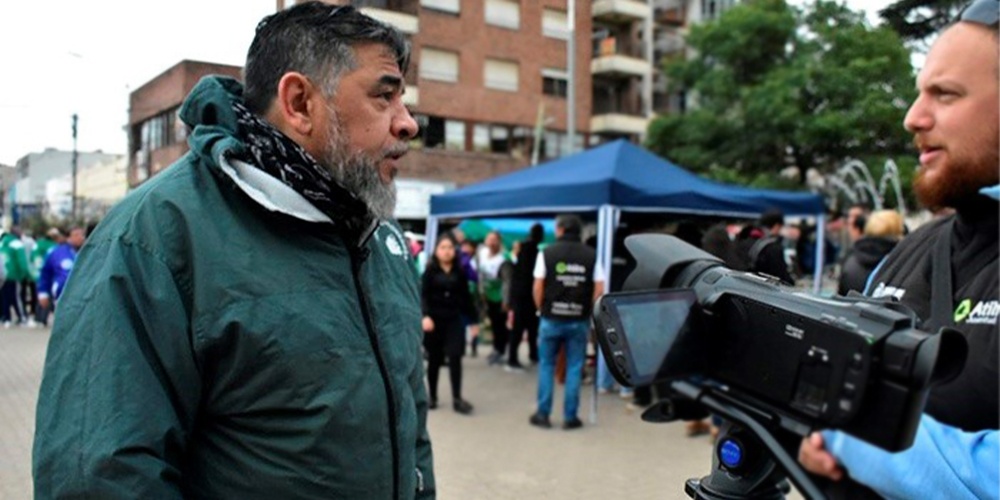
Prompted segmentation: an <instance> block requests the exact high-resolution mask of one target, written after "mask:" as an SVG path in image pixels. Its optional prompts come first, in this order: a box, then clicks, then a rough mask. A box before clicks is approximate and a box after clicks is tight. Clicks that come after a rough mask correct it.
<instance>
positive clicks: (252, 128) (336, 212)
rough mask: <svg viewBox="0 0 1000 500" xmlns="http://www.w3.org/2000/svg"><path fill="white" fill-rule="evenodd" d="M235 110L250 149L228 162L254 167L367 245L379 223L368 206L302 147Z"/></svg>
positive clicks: (239, 132)
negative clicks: (368, 237) (367, 235)
mask: <svg viewBox="0 0 1000 500" xmlns="http://www.w3.org/2000/svg"><path fill="white" fill-rule="evenodd" d="M233 110H234V111H235V112H236V123H237V135H238V137H239V138H240V139H241V140H242V142H243V143H244V144H245V145H246V148H245V149H244V150H243V151H230V152H229V153H228V154H227V158H229V159H234V160H239V161H242V162H244V163H247V164H249V165H253V166H254V167H256V168H258V169H260V170H262V171H264V172H265V173H267V174H268V175H270V176H271V177H273V178H275V179H277V180H279V181H281V182H282V183H284V184H285V185H287V186H288V187H290V188H292V189H293V190H294V191H295V192H296V193H298V194H300V195H301V196H302V197H303V198H305V199H306V200H308V201H309V203H311V204H312V205H313V206H314V207H316V209H317V210H319V211H320V212H322V213H323V214H324V215H326V216H327V217H329V218H330V220H331V221H333V224H334V225H335V226H338V227H339V228H340V229H341V230H345V231H346V232H347V233H348V235H350V236H351V237H353V238H354V239H357V240H359V241H360V242H361V243H364V240H365V239H367V238H366V235H365V233H366V232H369V231H370V230H371V228H373V227H374V226H375V224H376V222H377V221H376V220H375V218H374V217H373V216H372V215H371V213H370V211H369V210H368V207H367V205H365V203H364V202H363V201H361V200H360V199H359V198H358V197H357V196H355V195H354V194H353V193H351V192H350V191H348V190H347V189H344V187H342V186H341V185H340V184H338V183H337V181H336V180H335V179H334V178H333V175H332V174H331V173H330V170H329V169H327V168H325V167H324V166H322V165H320V164H319V163H318V162H317V161H316V160H315V159H313V157H312V155H310V154H309V153H308V152H307V151H306V150H305V149H303V148H302V146H300V145H298V144H297V143H296V142H295V141H293V140H292V139H291V138H290V137H288V136H287V135H285V134H284V133H282V132H281V131H280V130H278V129H276V128H275V127H274V126H273V125H271V124H270V123H267V122H266V121H264V120H263V119H261V118H260V117H258V116H257V115H255V114H254V113H253V112H251V111H250V110H249V109H247V108H246V106H245V105H243V103H241V102H238V101H234V102H233Z"/></svg>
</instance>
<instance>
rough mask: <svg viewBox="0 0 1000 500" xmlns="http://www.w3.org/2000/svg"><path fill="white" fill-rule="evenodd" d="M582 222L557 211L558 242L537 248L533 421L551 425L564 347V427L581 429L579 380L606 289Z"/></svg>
mask: <svg viewBox="0 0 1000 500" xmlns="http://www.w3.org/2000/svg"><path fill="white" fill-rule="evenodd" d="M582 225H583V224H582V223H581V222H580V218H579V217H576V216H575V215H560V216H559V217H556V242H555V243H553V244H552V245H549V246H548V247H546V248H545V250H543V251H541V252H539V254H538V259H537V261H536V263H535V272H534V276H535V284H534V290H533V295H534V299H535V304H536V305H537V306H538V309H539V311H540V312H541V316H542V318H541V322H540V324H539V327H538V354H539V357H540V361H541V363H540V364H539V370H538V411H537V412H536V413H535V414H534V415H532V416H531V419H530V422H531V425H535V426H538V427H543V428H549V427H551V426H552V424H551V423H550V422H549V414H550V413H551V412H552V393H553V377H554V372H555V366H556V356H558V354H559V349H561V348H565V349H566V392H565V396H564V399H563V429H578V428H580V427H582V426H583V422H582V421H580V419H579V418H578V417H577V410H578V409H579V407H580V382H581V379H582V374H583V363H584V359H585V358H586V354H587V334H588V333H589V331H590V312H591V309H592V307H593V304H594V299H595V298H597V297H599V296H600V295H601V294H602V293H603V292H604V280H605V278H604V271H603V270H602V269H601V268H600V266H598V265H597V254H596V252H595V251H594V249H593V248H590V247H589V246H587V245H585V244H584V243H583V242H581V241H580V230H581V226H582Z"/></svg>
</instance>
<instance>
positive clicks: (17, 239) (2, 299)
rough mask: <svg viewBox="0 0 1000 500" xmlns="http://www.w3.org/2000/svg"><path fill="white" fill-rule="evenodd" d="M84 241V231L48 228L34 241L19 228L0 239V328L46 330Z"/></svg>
mask: <svg viewBox="0 0 1000 500" xmlns="http://www.w3.org/2000/svg"><path fill="white" fill-rule="evenodd" d="M85 240H86V231H85V230H84V229H83V228H80V227H73V228H70V229H69V230H66V229H59V228H58V227H51V228H49V229H48V230H47V231H45V233H44V234H42V235H41V236H39V237H38V238H37V239H36V238H34V237H32V234H31V232H29V231H23V230H22V229H21V228H20V227H19V226H13V227H11V229H10V231H5V232H4V233H3V234H2V235H0V262H2V265H0V276H2V281H3V285H2V287H0V324H2V325H3V327H4V328H11V327H15V326H21V327H26V328H35V327H45V326H48V324H49V318H50V316H51V315H52V313H53V312H54V310H55V304H56V302H57V301H58V299H59V295H60V294H61V293H62V290H63V287H64V286H65V285H66V281H67V280H68V279H69V275H70V271H72V270H73V264H74V263H75V262H76V254H77V252H78V251H79V250H80V247H82V246H83V243H84V241H85Z"/></svg>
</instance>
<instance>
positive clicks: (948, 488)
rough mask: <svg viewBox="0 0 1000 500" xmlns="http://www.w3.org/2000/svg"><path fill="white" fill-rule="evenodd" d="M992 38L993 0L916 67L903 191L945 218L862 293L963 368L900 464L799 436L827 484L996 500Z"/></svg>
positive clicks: (834, 438) (840, 439)
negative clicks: (911, 149)
mask: <svg viewBox="0 0 1000 500" xmlns="http://www.w3.org/2000/svg"><path fill="white" fill-rule="evenodd" d="M997 27H998V2H997V0H976V1H975V2H973V3H972V4H971V5H970V6H969V7H968V8H967V9H966V10H965V11H964V12H963V14H962V16H961V19H960V21H959V22H958V23H956V24H955V25H953V26H952V27H950V28H948V29H947V30H946V31H945V32H944V33H942V35H941V36H940V38H939V39H938V40H937V41H936V42H935V43H934V46H933V47H932V49H931V51H930V53H929V54H928V56H927V61H926V65H925V66H924V68H923V69H922V70H921V72H920V75H919V77H918V78H917V87H918V90H919V95H918V97H917V99H916V101H914V103H913V105H912V106H911V107H910V110H909V112H908V113H907V115H906V120H905V122H904V125H905V126H906V128H907V130H909V131H911V132H913V134H914V142H915V144H916V145H917V147H918V148H919V150H920V170H919V171H918V173H917V178H916V180H915V182H914V191H915V193H916V194H917V196H918V198H919V199H920V201H921V202H922V203H923V204H924V205H925V206H927V207H928V208H931V209H933V210H937V209H943V208H950V209H954V212H955V213H954V214H953V215H949V216H946V217H942V218H940V219H938V220H935V221H933V222H931V223H928V224H926V225H925V226H923V227H921V228H920V229H918V230H917V231H915V232H914V233H913V234H912V235H910V236H909V237H908V238H906V239H904V240H903V242H902V243H900V244H899V245H898V246H897V247H896V248H895V250H893V252H892V253H891V254H889V256H888V257H887V258H886V260H885V261H884V262H883V263H882V264H880V265H879V267H878V268H877V269H876V270H875V272H874V274H873V276H872V278H871V280H870V284H869V287H868V289H869V290H870V291H871V294H872V295H873V296H875V297H895V298H897V299H898V300H900V301H901V302H902V303H903V304H905V305H906V306H908V307H910V308H911V309H913V310H914V311H915V312H916V313H917V315H918V317H920V318H922V319H923V323H922V325H921V328H922V329H924V330H926V331H931V332H933V331H936V330H938V329H939V328H941V327H949V328H953V329H956V330H958V331H960V332H962V333H963V334H964V335H965V337H966V339H967V340H968V343H969V354H968V359H967V361H966V365H965V368H964V370H963V371H962V372H961V373H960V374H959V375H958V377H956V378H955V379H954V380H952V381H950V382H948V383H946V384H944V385H941V386H939V387H936V388H934V389H933V390H932V391H931V393H930V396H929V398H928V402H927V406H926V409H925V411H926V413H927V415H925V417H924V418H923V420H922V421H921V426H920V430H919V432H918V435H917V439H916V441H915V444H914V446H913V448H911V449H910V450H907V451H906V452H904V453H901V454H897V455H890V454H885V453H879V452H877V451H876V450H872V449H869V447H867V446H866V445H864V444H863V443H860V442H858V441H857V440H854V439H853V438H849V437H847V436H844V435H842V434H840V433H836V432H832V433H824V434H823V435H822V437H821V436H819V435H813V436H810V438H808V439H807V440H806V441H804V442H803V444H802V448H801V449H800V461H801V462H802V463H803V464H804V465H805V466H806V468H807V469H809V470H810V471H812V472H814V473H817V474H820V475H823V476H826V477H828V478H830V479H833V480H835V481H836V480H839V479H840V478H841V477H843V475H844V471H843V470H842V469H841V466H842V467H844V468H845V469H847V472H849V473H850V474H851V475H852V476H853V478H854V479H856V480H858V481H859V482H862V483H865V484H866V485H867V486H870V487H872V488H873V489H874V490H876V491H877V492H878V493H879V494H880V495H882V496H887V497H905V496H908V495H912V494H914V493H916V494H918V495H934V496H937V495H946V496H948V497H949V498H959V497H962V496H965V497H970V496H972V497H982V496H986V497H992V498H996V497H997V495H998V493H997V463H998V461H1000V460H998V451H997V450H998V446H997V439H998V433H997V430H996V429H997V426H998V421H1000V410H998V406H1000V404H998V392H1000V387H998V361H997V356H998V335H1000V330H998V326H997V317H998V313H1000V300H998V288H1000V279H998V258H997V257H998V250H1000V246H998V227H1000V226H998V208H1000V207H998V203H997V199H996V198H997V190H998V189H997V184H998V182H1000V171H998V169H1000V160H998V157H1000V153H998V148H1000V138H998V133H1000V109H998V108H1000V97H998V92H1000V88H998V66H1000V63H998V57H1000V51H998V45H997V40H998V30H997ZM931 417H932V418H931ZM824 441H825V442H824ZM824 445H826V446H828V447H829V448H828V449H825V448H824ZM838 461H839V462H840V463H839V464H838V463H837V462H838ZM900 461H902V462H905V466H904V467H899V466H898V464H899V463H900ZM894 464H896V466H894ZM900 475H902V477H900Z"/></svg>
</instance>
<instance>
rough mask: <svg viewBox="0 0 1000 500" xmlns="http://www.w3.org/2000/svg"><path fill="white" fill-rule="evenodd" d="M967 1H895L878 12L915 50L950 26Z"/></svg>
mask: <svg viewBox="0 0 1000 500" xmlns="http://www.w3.org/2000/svg"><path fill="white" fill-rule="evenodd" d="M968 3H969V2H968V0H896V1H895V2H893V3H891V4H889V5H887V6H886V7H885V8H884V9H882V10H880V11H879V12H878V15H879V16H881V17H882V19H883V20H885V22H886V23H887V24H888V25H889V26H890V27H892V29H893V30H895V31H896V33H899V36H900V37H901V38H902V39H903V40H905V41H907V42H913V43H915V44H916V45H918V46H925V45H926V43H927V40H928V38H930V37H931V36H932V35H934V34H936V33H938V32H940V31H941V30H942V29H943V28H944V27H945V26H947V25H948V24H950V23H951V22H952V21H954V20H955V18H956V17H957V16H958V14H959V13H960V12H961V10H962V8H963V7H964V6H965V5H967V4H968Z"/></svg>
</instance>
